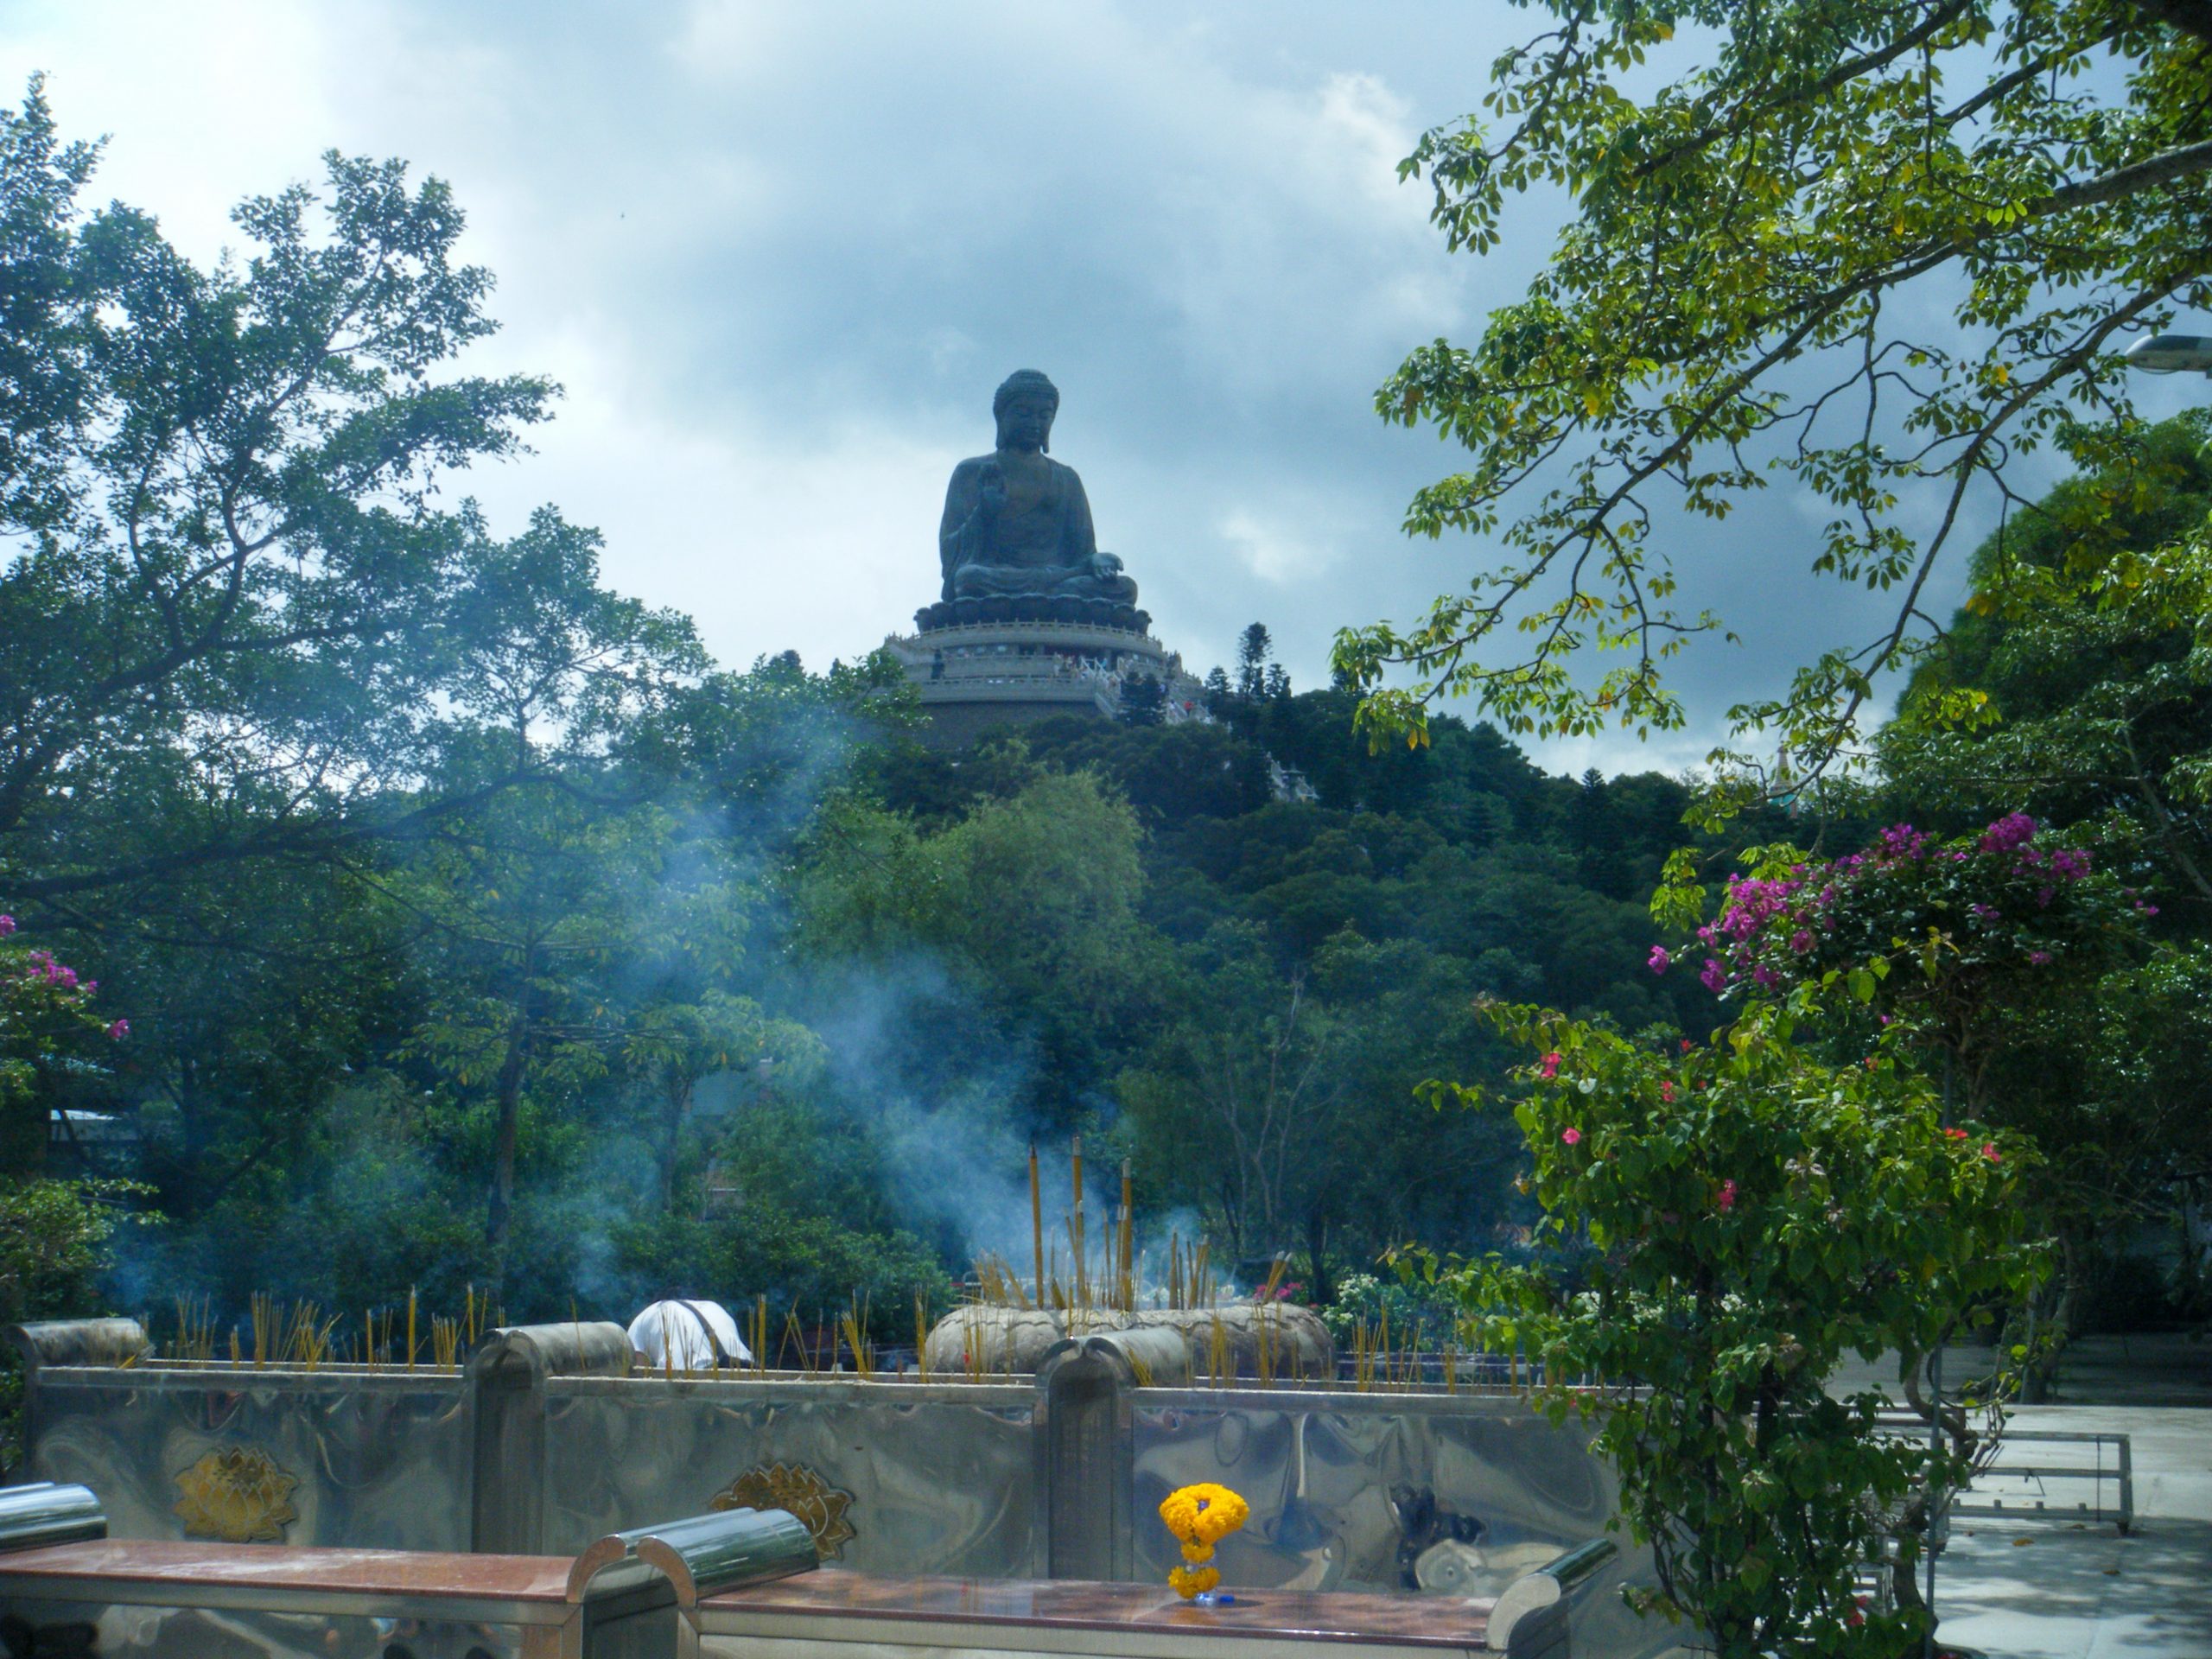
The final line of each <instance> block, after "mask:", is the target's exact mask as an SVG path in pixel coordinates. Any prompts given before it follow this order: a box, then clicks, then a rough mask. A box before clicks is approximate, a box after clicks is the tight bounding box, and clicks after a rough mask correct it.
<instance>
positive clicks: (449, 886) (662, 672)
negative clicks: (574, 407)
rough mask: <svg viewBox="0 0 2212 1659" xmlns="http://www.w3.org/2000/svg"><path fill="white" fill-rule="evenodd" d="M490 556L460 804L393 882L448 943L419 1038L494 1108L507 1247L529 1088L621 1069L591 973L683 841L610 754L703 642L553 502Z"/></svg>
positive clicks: (495, 1244)
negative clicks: (643, 595)
mask: <svg viewBox="0 0 2212 1659" xmlns="http://www.w3.org/2000/svg"><path fill="white" fill-rule="evenodd" d="M474 565H475V569H474V575H473V580H472V582H471V583H470V585H469V586H468V588H466V589H465V590H464V591H463V592H462V594H460V595H459V596H458V598H457V601H456V602H455V604H454V607H453V619H454V620H453V627H452V633H451V639H452V645H451V648H452V649H453V650H454V652H455V653H456V656H457V658H458V662H457V669H458V673H457V679H458V682H459V686H460V689H459V690H458V691H457V692H456V698H457V701H458V702H459V705H460V707H459V709H458V711H457V715H456V718H455V719H454V721H452V722H451V723H450V725H449V727H448V730H447V731H446V732H445V734H443V746H444V749H445V753H444V756H443V760H442V768H441V772H440V775H439V779H438V781H439V782H440V783H441V784H442V785H444V787H445V790H446V791H447V792H448V796H449V800H448V804H447V805H446V806H445V807H444V808H443V810H441V812H440V813H439V814H438V815H437V817H436V820H435V824H434V826H433V827H432V828H431V829H430V830H429V832H428V833H427V835H426V837H425V840H424V842H423V848H422V850H421V852H420V854H419V855H417V856H416V858H414V859H413V860H411V861H410V863H409V865H408V866H407V867H406V868H404V872H402V873H401V874H399V876H398V879H397V882H396V885H395V892H396V893H397V895H398V897H399V898H400V900H401V902H402V903H403V904H404V905H405V906H407V907H408V908H409V909H410V910H411V911H412V912H414V913H415V914H416V915H417V916H418V917H420V918H422V920H423V924H424V925H425V927H426V931H428V933H429V935H430V937H431V939H432V942H433V944H434V948H435V950H436V952H437V962H438V967H437V970H436V971H435V973H434V974H433V976H432V978H431V989H430V1000H431V1012H430V1015H429V1023H428V1025H427V1027H425V1029H424V1032H423V1036H422V1037H421V1039H419V1043H418V1047H419V1049H420V1051H421V1052H423V1053H424V1054H425V1055H427V1056H429V1057H430V1058H432V1059H433V1061H434V1063H435V1065H436V1066H437V1068H438V1071H440V1073H441V1075H442V1077H445V1078H447V1079H448V1081H449V1083H450V1084H451V1085H452V1086H454V1088H456V1089H457V1090H460V1091H461V1094H462V1096H463V1097H464V1098H467V1099H469V1100H472V1101H474V1102H478V1103H481V1104H482V1105H483V1106H484V1107H485V1108H486V1112H487V1116H488V1127H489V1132H490V1141H491V1144H490V1147H489V1148H488V1150H489V1153H490V1162H491V1175H492V1179H491V1182H490V1192H489V1205H488V1208H487V1211H486V1223H485V1237H486V1245H487V1247H488V1249H490V1251H491V1253H492V1255H493V1259H494V1262H498V1261H499V1258H500V1257H501V1256H502V1255H503V1254H504V1251H505V1245H506V1241H507V1234H508V1228H509V1221H510V1217H511V1215H512V1210H513V1205H514V1189H515V1170H516V1160H517V1148H518V1136H519V1135H520V1132H521V1128H522V1121H523V1116H524V1102H525V1097H526V1096H527V1095H528V1094H529V1092H530V1089H531V1084H532V1083H533V1082H537V1083H538V1084H542V1085H543V1086H544V1087H546V1088H548V1089H553V1090H558V1089H561V1088H566V1087H573V1086H575V1084H579V1083H585V1082H589V1081H594V1080H595V1079H596V1078H597V1077H599V1076H600V1075H601V1074H602V1073H603V1072H604V1071H605V1069H606V1067H607V1056H608V1053H609V1052H610V1050H611V1049H612V1047H613V1045H614V1043H615V1041H616V1035H615V1030H614V1027H613V1021H612V1020H610V1018H609V1015H608V1012H607V999H606V998H605V996H604V994H603V993H599V992H595V989H594V986H593V985H592V983H591V982H590V980H589V978H588V976H586V975H584V974H583V973H582V971H580V970H581V969H584V968H587V967H588V966H591V965H595V964H598V963H602V962H603V961H604V960H605V959H606V958H607V957H608V956H609V955H610V954H611V953H613V951H614V950H615V949H616V947H617V946H618V944H619V943H620V940H621V939H622V937H623V935H624V933H625V932H626V927H625V921H626V918H627V917H629V916H630V915H632V914H633V913H635V911H636V909H637V907H638V906H639V905H640V903H641V902H642V900H643V898H644V889H645V888H646V887H650V886H651V885H652V883H653V882H654V881H655V880H656V879H657V877H658V874H659V872H660V868H661V855H662V853H663V851H664V846H665V844H666V842H667V840H668V838H669V833H670V832H669V820H668V818H667V817H666V815H665V813H664V810H662V808H661V807H660V806H659V805H658V803H656V802H654V801H652V799H651V798H650V791H647V790H645V789H641V788H639V787H637V786H635V785H633V784H632V782H631V780H629V779H624V778H622V777H620V776H619V775H617V774H615V773H613V772H612V771H610V770H609V769H608V768H607V767H606V766H604V765H602V764H598V763H597V756H598V753H599V752H600V750H601V747H603V745H604V743H605V741H606V740H607V737H608V735H609V734H612V733H613V732H615V731H617V730H620V729H621V728H623V727H624V726H625V725H626V724H627V723H628V722H630V721H633V720H635V719H638V718H639V717H640V716H641V715H642V714H643V713H644V712H645V711H647V710H651V709H655V708H658V707H660V706H662V705H664V704H665V703H666V702H668V701H669V700H670V699H671V697H672V696H674V695H675V688H676V685H677V682H679V681H680V680H681V679H682V678H683V677H685V676H689V675H694V674H696V673H697V672H698V671H700V670H701V669H702V667H703V666H704V664H705V658H704V654H703V652H701V650H700V649H699V646H698V644H697V641H696V638H695V637H694V636H693V634H692V632H691V627H690V622H689V621H688V620H685V619H682V618H679V617H677V616H675V615H673V614H672V613H664V612H654V611H651V610H648V609H647V608H646V607H645V606H643V605H640V604H639V603H638V602H637V601H632V600H625V599H620V598H618V597H616V596H615V595H613V594H608V593H607V592H606V591H605V590H603V589H602V588H600V587H599V585H598V574H599V573H598V538H597V537H595V536H594V535H592V534H591V533H590V532H588V531H579V530H577V529H575V528H574V527H572V526H569V525H568V524H563V522H562V521H561V520H560V519H559V518H558V517H557V516H556V515H555V514H553V513H552V512H550V510H549V511H542V512H539V513H538V514H537V516H536V518H534V519H533V520H532V523H531V528H530V530H529V531H527V532H526V533H525V534H524V535H523V536H521V537H517V538H516V539H515V540H514V541H512V542H511V543H502V544H499V545H496V546H493V547H486V548H485V549H483V550H481V551H480V553H479V556H477V558H476V560H475V561H474ZM518 780H526V781H518Z"/></svg>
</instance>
